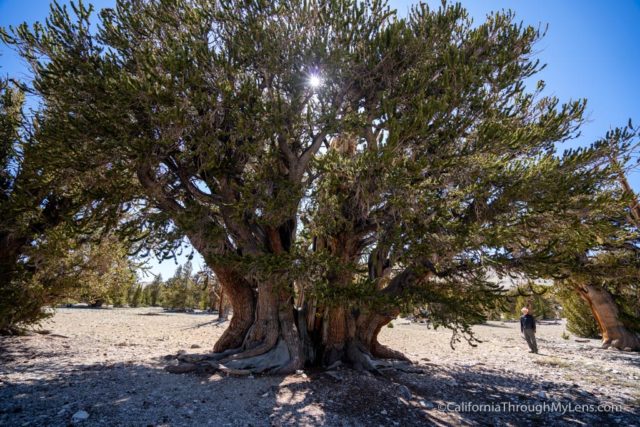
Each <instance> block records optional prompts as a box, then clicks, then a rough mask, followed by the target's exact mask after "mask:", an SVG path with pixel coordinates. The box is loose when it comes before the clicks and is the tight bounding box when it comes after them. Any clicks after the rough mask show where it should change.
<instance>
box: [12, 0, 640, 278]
mask: <svg viewBox="0 0 640 427" xmlns="http://www.w3.org/2000/svg"><path fill="white" fill-rule="evenodd" d="M92 3H93V4H94V5H95V6H96V8H97V9H100V8H102V7H109V6H112V5H113V4H114V3H115V0H94V1H93V2H92ZM390 3H391V5H392V6H394V7H396V8H397V9H398V11H399V13H400V14H401V15H404V14H405V13H406V11H407V10H408V9H409V7H410V5H411V4H413V3H415V2H413V1H407V0H392V1H391V2H390ZM428 3H430V4H434V5H438V4H439V2H434V1H429V2H428ZM461 3H462V4H463V5H464V6H465V7H466V8H467V9H468V10H469V12H470V14H471V16H472V17H474V19H475V20H476V22H478V21H481V20H482V19H483V18H484V16H485V15H486V14H487V13H488V12H490V11H492V10H500V9H512V10H514V11H515V12H516V16H517V18H518V19H519V20H522V21H524V22H525V23H526V24H531V25H538V24H542V25H546V24H549V30H548V32H547V36H546V37H545V38H544V39H543V40H542V41H541V42H540V43H539V45H538V50H539V54H538V57H539V58H540V60H541V61H542V62H544V63H546V64H548V65H547V68H546V69H545V70H544V71H543V72H542V73H541V74H540V75H539V78H540V79H542V80H545V81H546V83H547V94H552V95H555V96H557V97H559V98H560V99H561V100H569V99H576V98H587V99H588V104H587V112H588V113H587V114H588V118H589V122H588V123H587V124H586V125H585V126H584V127H583V129H582V136H581V138H580V139H579V140H578V141H577V143H578V144H588V143H590V142H592V141H594V140H596V139H597V138H599V137H601V136H603V135H604V133H605V132H606V131H607V130H609V129H610V128H612V127H616V126H622V125H624V124H626V123H627V120H628V119H629V118H631V119H633V121H634V123H636V124H639V125H640V0H615V1H606V0H598V1H596V0H529V1H524V0H512V1H508V0H467V1H464V0H463V1H461ZM48 4H49V1H48V0H28V1H27V0H0V26H8V25H11V24H18V23H20V22H23V21H27V22H34V21H36V20H43V19H44V18H45V17H46V15H47V12H48ZM0 53H2V56H1V57H0V65H1V67H2V68H1V70H0V73H3V74H10V75H13V76H16V77H22V78H25V77H26V74H25V71H24V70H25V67H24V64H22V63H21V61H20V60H19V59H18V58H16V57H15V55H14V54H13V53H12V52H10V51H8V50H7V49H6V48H5V47H4V46H0ZM631 181H632V185H633V186H634V188H635V189H636V190H638V189H640V176H639V175H638V174H634V175H633V176H632V177H631ZM181 261H182V260H181ZM200 264H201V260H200V259H199V258H198V259H194V268H195V269H197V268H198V266H199V265H200ZM174 270H175V263H174V262H173V261H165V262H164V263H162V264H161V265H158V264H157V263H154V264H153V271H154V272H156V273H158V272H161V273H162V275H163V277H165V278H167V277H169V276H171V275H172V274H173V271H174Z"/></svg>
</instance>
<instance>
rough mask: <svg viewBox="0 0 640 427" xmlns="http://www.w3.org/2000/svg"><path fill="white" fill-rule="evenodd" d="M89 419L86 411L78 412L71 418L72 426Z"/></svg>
mask: <svg viewBox="0 0 640 427" xmlns="http://www.w3.org/2000/svg"><path fill="white" fill-rule="evenodd" d="M88 419H89V413H88V412H87V411H82V410H80V411H78V412H76V413H75V414H73V416H72V417H71V422H72V423H73V424H77V423H81V422H83V421H86V420H88Z"/></svg>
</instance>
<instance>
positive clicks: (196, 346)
mask: <svg viewBox="0 0 640 427" xmlns="http://www.w3.org/2000/svg"><path fill="white" fill-rule="evenodd" d="M191 348H202V347H200V346H199V345H198V344H193V345H191Z"/></svg>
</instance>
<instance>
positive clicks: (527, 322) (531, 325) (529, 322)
mask: <svg viewBox="0 0 640 427" xmlns="http://www.w3.org/2000/svg"><path fill="white" fill-rule="evenodd" d="M525 329H533V332H535V331H536V319H535V318H534V317H533V316H532V315H530V314H525V315H524V316H520V332H522V333H524V330H525Z"/></svg>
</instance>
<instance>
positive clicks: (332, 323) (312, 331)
mask: <svg viewBox="0 0 640 427" xmlns="http://www.w3.org/2000/svg"><path fill="white" fill-rule="evenodd" d="M302 313H304V314H305V316H304V322H302V321H301V324H304V325H305V332H306V337H305V355H306V357H307V363H309V364H312V365H316V366H330V365H332V364H334V363H336V362H338V361H340V362H343V363H346V364H348V365H351V366H353V367H354V368H355V369H357V370H363V369H364V370H376V367H377V366H378V362H377V361H376V360H375V358H382V359H401V360H406V358H405V356H404V355H403V354H402V353H400V352H398V351H394V350H391V349H389V348H387V347H386V346H384V345H382V344H380V343H379V342H378V334H379V333H380V330H381V329H382V327H383V326H385V325H386V324H388V323H389V322H390V321H391V320H393V319H394V318H395V317H396V316H397V314H398V310H391V311H390V312H387V313H384V314H383V313H376V312H371V311H368V310H366V309H364V308H362V309H357V308H350V307H348V306H346V305H333V306H330V307H319V306H318V305H317V303H314V302H311V303H308V304H307V305H306V306H305V307H304V309H303V311H302Z"/></svg>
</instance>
